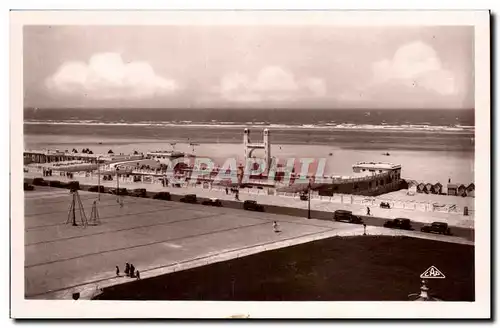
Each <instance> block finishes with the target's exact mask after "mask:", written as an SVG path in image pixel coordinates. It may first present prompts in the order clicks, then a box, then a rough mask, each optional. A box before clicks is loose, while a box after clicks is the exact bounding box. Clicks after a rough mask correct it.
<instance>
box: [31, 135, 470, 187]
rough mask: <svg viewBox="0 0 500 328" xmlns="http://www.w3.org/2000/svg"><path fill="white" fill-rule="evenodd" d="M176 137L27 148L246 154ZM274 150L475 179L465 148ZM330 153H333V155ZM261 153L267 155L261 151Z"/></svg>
mask: <svg viewBox="0 0 500 328" xmlns="http://www.w3.org/2000/svg"><path fill="white" fill-rule="evenodd" d="M170 142H171V140H154V139H126V138H109V137H106V138H100V137H97V136H91V135H89V136H71V135H67V136H59V135H29V134H28V135H25V139H24V143H25V145H24V146H25V149H44V148H46V149H59V150H65V149H68V150H69V151H71V149H73V148H77V149H79V150H80V149H82V148H90V149H91V150H92V151H94V152H95V153H107V152H108V150H109V149H112V150H113V151H114V152H115V153H132V152H133V151H134V150H137V151H139V152H147V151H152V150H172V149H175V150H178V151H183V152H189V153H193V154H195V155H197V156H205V157H209V158H211V159H213V160H214V161H215V162H216V163H218V164H223V163H224V161H225V160H226V158H228V157H236V158H237V159H238V160H239V161H241V160H242V159H243V147H242V145H241V144H237V143H200V144H199V145H196V146H194V147H193V146H190V145H189V143H185V142H184V143H182V142H181V143H176V144H175V146H172V145H171V144H170ZM271 153H272V156H275V157H277V158H279V159H283V161H285V160H286V159H287V158H291V157H294V158H299V157H306V158H307V157H310V158H325V159H326V168H325V170H326V174H328V175H350V174H352V165H353V164H355V163H356V162H360V161H374V162H378V161H382V162H392V163H396V164H401V165H402V168H403V169H402V177H403V178H406V179H414V180H418V181H422V182H430V183H436V182H440V183H442V184H446V183H448V179H451V180H452V182H456V183H464V184H468V183H471V182H473V181H474V153H473V152H460V151H430V150H425V151H424V150H418V151H417V150H415V151H412V150H393V151H391V153H390V156H384V155H382V152H381V151H379V150H359V149H356V150H354V149H344V148H340V147H334V146H327V145H304V144H301V145H294V144H286V145H279V144H273V146H272V149H271ZM330 154H332V155H331V156H330ZM255 155H256V156H262V155H261V154H260V153H259V152H255Z"/></svg>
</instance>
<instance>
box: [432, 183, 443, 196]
mask: <svg viewBox="0 0 500 328" xmlns="http://www.w3.org/2000/svg"><path fill="white" fill-rule="evenodd" d="M442 191H443V185H442V184H440V183H439V182H438V183H436V184H435V185H434V186H432V193H433V194H437V195H439V194H441V192H442Z"/></svg>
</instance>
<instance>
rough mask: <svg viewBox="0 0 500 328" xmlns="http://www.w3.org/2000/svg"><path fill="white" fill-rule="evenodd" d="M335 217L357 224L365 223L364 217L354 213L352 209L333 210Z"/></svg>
mask: <svg viewBox="0 0 500 328" xmlns="http://www.w3.org/2000/svg"><path fill="white" fill-rule="evenodd" d="M333 219H334V220H335V221H344V222H349V223H355V224H362V223H363V219H361V218H360V217H359V216H357V215H354V214H352V212H351V211H345V210H336V211H335V212H333Z"/></svg>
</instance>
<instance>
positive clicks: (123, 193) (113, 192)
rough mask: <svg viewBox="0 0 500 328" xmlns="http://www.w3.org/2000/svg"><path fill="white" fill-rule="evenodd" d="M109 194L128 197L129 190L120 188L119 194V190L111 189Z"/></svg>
mask: <svg viewBox="0 0 500 328" xmlns="http://www.w3.org/2000/svg"><path fill="white" fill-rule="evenodd" d="M108 193H109V194H112V195H118V194H119V195H120V196H126V195H128V190H127V188H120V189H119V190H118V193H117V189H116V188H111V189H109V190H108Z"/></svg>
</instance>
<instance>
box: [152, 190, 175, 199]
mask: <svg viewBox="0 0 500 328" xmlns="http://www.w3.org/2000/svg"><path fill="white" fill-rule="evenodd" d="M153 199H161V200H171V199H172V196H170V193H169V192H167V191H160V192H159V193H156V194H155V195H154V196H153Z"/></svg>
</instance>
